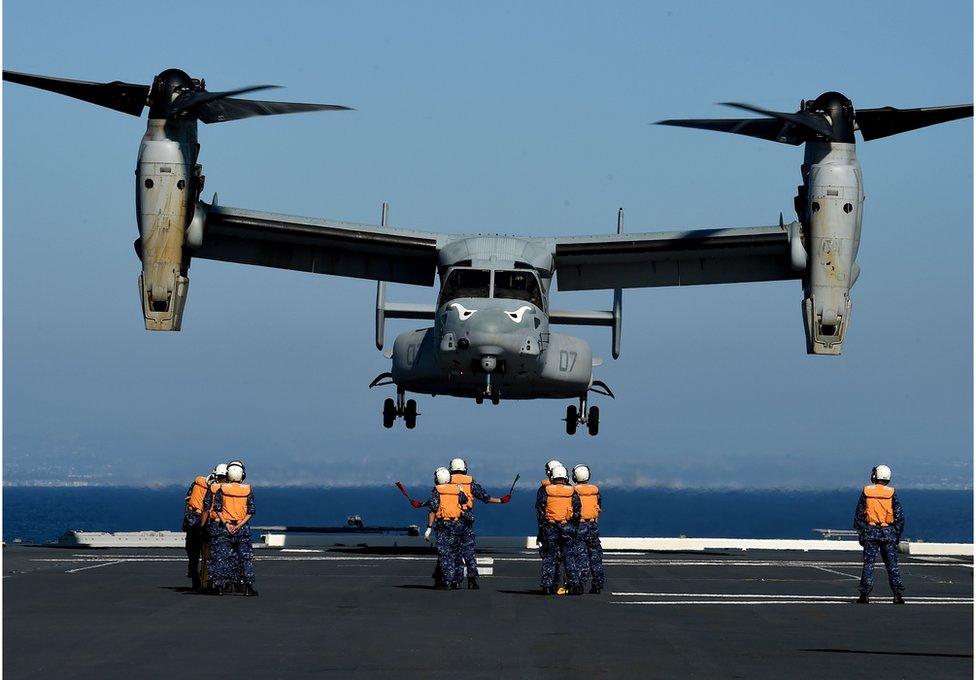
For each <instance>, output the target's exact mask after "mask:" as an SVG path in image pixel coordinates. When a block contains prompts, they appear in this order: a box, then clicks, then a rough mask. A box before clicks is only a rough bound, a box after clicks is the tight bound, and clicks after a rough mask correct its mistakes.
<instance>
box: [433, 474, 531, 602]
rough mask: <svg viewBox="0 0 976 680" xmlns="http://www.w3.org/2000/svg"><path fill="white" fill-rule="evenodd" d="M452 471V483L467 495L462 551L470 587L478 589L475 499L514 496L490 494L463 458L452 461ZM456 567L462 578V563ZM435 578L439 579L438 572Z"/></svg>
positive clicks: (499, 500) (463, 509) (505, 499)
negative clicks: (475, 478)
mask: <svg viewBox="0 0 976 680" xmlns="http://www.w3.org/2000/svg"><path fill="white" fill-rule="evenodd" d="M450 473H451V484H457V485H458V486H460V487H461V490H462V491H463V492H464V495H465V496H466V497H467V501H466V502H465V503H463V504H462V505H461V522H460V527H459V530H460V532H461V535H460V539H459V540H460V553H461V559H462V560H463V562H464V566H465V567H467V570H468V589H469V590H477V589H478V588H479V587H480V586H479V585H478V559H477V558H476V557H475V549H476V546H475V533H474V501H475V499H477V500H479V501H481V502H482V503H491V504H495V503H508V502H509V501H510V500H512V497H511V495H509V494H505V495H504V496H502V497H501V498H495V497H494V496H489V495H488V492H487V491H485V489H484V487H482V486H481V485H480V484H478V482H476V481H474V477H472V476H471V475H469V474H468V464H467V463H465V462H464V459H463V458H455V459H454V460H452V461H451V467H450ZM456 569H457V578H458V579H459V580H460V578H461V573H462V572H461V567H460V564H459V565H458V566H457V567H456ZM434 580H435V581H436V580H437V575H436V574H435V576H434Z"/></svg>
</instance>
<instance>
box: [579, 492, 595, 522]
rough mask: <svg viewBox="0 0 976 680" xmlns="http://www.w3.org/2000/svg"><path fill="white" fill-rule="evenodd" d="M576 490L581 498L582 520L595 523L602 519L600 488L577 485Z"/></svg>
mask: <svg viewBox="0 0 976 680" xmlns="http://www.w3.org/2000/svg"><path fill="white" fill-rule="evenodd" d="M575 488H576V493H577V495H579V497H580V506H581V508H580V519H581V520H583V521H584V522H595V521H596V520H598V519H599V518H600V487H598V486H597V485H596V484H577V485H576V487H575Z"/></svg>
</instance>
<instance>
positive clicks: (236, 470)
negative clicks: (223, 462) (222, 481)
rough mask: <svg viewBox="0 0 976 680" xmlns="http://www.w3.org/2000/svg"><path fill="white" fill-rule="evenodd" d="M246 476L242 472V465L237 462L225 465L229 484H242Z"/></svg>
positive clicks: (233, 461)
mask: <svg viewBox="0 0 976 680" xmlns="http://www.w3.org/2000/svg"><path fill="white" fill-rule="evenodd" d="M246 476H247V475H246V474H245V472H244V463H242V462H241V461H239V460H232V461H231V462H230V463H228V464H227V479H228V480H229V481H231V482H243V481H244V478H245V477H246Z"/></svg>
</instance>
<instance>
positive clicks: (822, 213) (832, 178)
mask: <svg viewBox="0 0 976 680" xmlns="http://www.w3.org/2000/svg"><path fill="white" fill-rule="evenodd" d="M807 147H808V155H809V154H810V151H814V152H817V151H820V152H823V156H822V157H821V158H819V159H818V162H816V163H814V164H811V165H810V166H809V168H810V169H809V176H808V182H807V186H808V213H807V215H806V218H807V219H806V220H805V222H806V224H807V225H809V229H808V232H809V233H808V244H807V247H808V252H809V262H808V269H807V277H806V279H805V286H804V287H805V290H804V293H805V295H804V300H803V321H804V327H805V331H806V336H807V352H808V353H810V354H840V353H841V350H842V349H843V344H844V337H845V335H846V333H847V328H848V326H849V324H850V318H851V299H850V289H851V286H852V285H853V284H854V279H855V278H856V272H857V271H858V270H856V269H855V267H856V265H855V263H854V259H855V258H856V257H857V250H858V245H859V243H860V238H861V234H860V231H861V208H862V204H863V194H862V192H861V176H860V167H859V166H858V164H857V158H856V156H855V155H854V145H853V144H814V143H808V144H807ZM809 147H826V148H822V149H817V148H814V149H810V148H809Z"/></svg>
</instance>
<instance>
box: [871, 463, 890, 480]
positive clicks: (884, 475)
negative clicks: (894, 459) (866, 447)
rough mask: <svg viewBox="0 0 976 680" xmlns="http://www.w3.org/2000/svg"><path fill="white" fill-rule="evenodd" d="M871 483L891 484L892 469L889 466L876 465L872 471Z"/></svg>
mask: <svg viewBox="0 0 976 680" xmlns="http://www.w3.org/2000/svg"><path fill="white" fill-rule="evenodd" d="M871 481H872V482H890V481H891V468H890V467H888V466H887V465H876V466H875V467H874V469H873V470H871Z"/></svg>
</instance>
